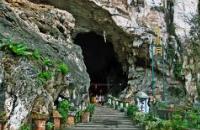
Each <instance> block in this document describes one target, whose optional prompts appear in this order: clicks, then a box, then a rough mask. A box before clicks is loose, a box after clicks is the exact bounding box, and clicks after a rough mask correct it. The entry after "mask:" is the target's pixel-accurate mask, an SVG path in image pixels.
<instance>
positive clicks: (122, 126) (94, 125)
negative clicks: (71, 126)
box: [76, 124, 134, 128]
mask: <svg viewBox="0 0 200 130" xmlns="http://www.w3.org/2000/svg"><path fill="white" fill-rule="evenodd" d="M76 127H96V128H97V127H98V128H99V127H100V128H111V127H112V128H134V126H133V125H102V124H78V125H76Z"/></svg>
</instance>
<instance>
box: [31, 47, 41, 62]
mask: <svg viewBox="0 0 200 130" xmlns="http://www.w3.org/2000/svg"><path fill="white" fill-rule="evenodd" d="M32 56H33V58H35V59H36V60H39V59H40V58H41V54H40V52H39V50H37V49H36V50H34V51H33V54H32Z"/></svg>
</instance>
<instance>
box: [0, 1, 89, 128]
mask: <svg viewBox="0 0 200 130" xmlns="http://www.w3.org/2000/svg"><path fill="white" fill-rule="evenodd" d="M9 2H11V1H9ZM12 2H14V3H6V2H2V3H1V4H0V45H1V46H2V45H3V44H4V41H5V39H11V40H12V41H13V42H16V43H19V42H22V43H23V44H25V45H26V46H27V48H29V49H32V50H38V51H39V52H40V53H41V54H40V55H41V56H42V57H44V58H45V57H46V58H49V59H51V60H52V62H56V64H59V63H65V64H67V65H68V67H69V70H70V71H69V73H67V75H62V74H61V73H60V72H58V71H57V70H58V68H57V67H56V66H57V65H55V67H54V68H52V67H42V66H43V63H41V62H40V61H38V60H34V59H33V58H30V57H29V58H28V57H26V56H17V55H15V54H13V53H10V52H9V51H6V50H4V49H3V50H1V51H0V90H1V92H0V97H1V102H0V107H1V108H0V110H1V111H5V112H6V114H7V118H8V121H7V125H6V129H12V130H17V129H19V127H20V126H21V124H22V123H23V122H26V121H27V120H28V119H29V118H30V113H31V112H37V113H41V114H45V115H49V114H50V112H51V110H52V108H53V105H54V101H55V100H56V99H57V97H58V96H59V95H60V94H61V92H62V91H64V90H69V91H70V92H71V93H72V92H73V91H74V89H75V88H76V93H77V94H78V95H76V97H81V96H83V95H87V94H88V87H89V83H90V79H89V76H88V74H87V72H86V67H85V65H84V62H83V56H82V53H81V49H80V47H78V46H76V45H74V44H72V40H71V35H70V33H71V31H72V29H73V28H74V25H75V19H74V18H73V16H72V15H71V14H70V13H68V12H66V11H63V10H59V9H55V8H54V7H51V6H45V5H35V4H33V3H30V2H28V1H25V0H23V1H17V2H16V1H12ZM57 62H58V63H57ZM43 71H50V72H52V73H54V75H53V76H52V77H51V79H49V80H48V81H47V82H45V83H43V82H41V81H40V80H39V79H38V75H39V74H40V73H41V72H43ZM70 95H71V94H70ZM72 98H73V101H76V105H80V104H81V101H82V100H81V99H80V98H79V99H78V98H75V99H74V97H69V99H70V100H71V99H72ZM73 101H72V102H73Z"/></svg>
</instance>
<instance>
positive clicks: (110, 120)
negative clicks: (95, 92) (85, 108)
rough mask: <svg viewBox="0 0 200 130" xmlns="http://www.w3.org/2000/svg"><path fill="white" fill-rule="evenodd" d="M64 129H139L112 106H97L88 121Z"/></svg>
mask: <svg viewBox="0 0 200 130" xmlns="http://www.w3.org/2000/svg"><path fill="white" fill-rule="evenodd" d="M64 130H140V128H139V127H138V126H134V125H133V122H132V121H131V120H130V119H129V118H128V117H127V116H126V115H125V113H122V112H119V111H117V110H114V109H112V108H107V107H105V106H97V107H96V109H95V112H94V114H93V116H92V118H91V122H89V123H79V124H77V125H75V126H74V127H72V128H66V129H64Z"/></svg>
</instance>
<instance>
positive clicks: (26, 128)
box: [20, 123, 31, 130]
mask: <svg viewBox="0 0 200 130" xmlns="http://www.w3.org/2000/svg"><path fill="white" fill-rule="evenodd" d="M20 130H31V127H30V125H29V124H26V123H25V124H23V125H22V126H21V127H20Z"/></svg>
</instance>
